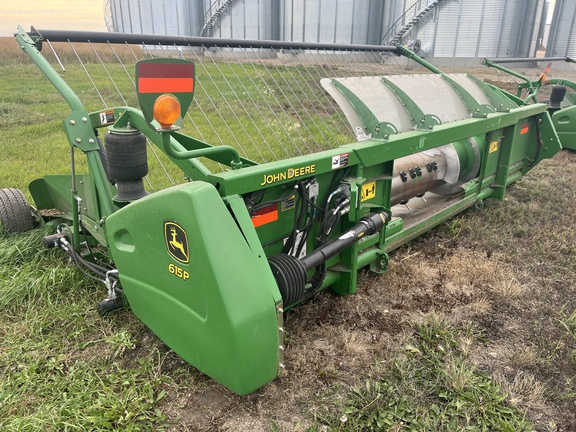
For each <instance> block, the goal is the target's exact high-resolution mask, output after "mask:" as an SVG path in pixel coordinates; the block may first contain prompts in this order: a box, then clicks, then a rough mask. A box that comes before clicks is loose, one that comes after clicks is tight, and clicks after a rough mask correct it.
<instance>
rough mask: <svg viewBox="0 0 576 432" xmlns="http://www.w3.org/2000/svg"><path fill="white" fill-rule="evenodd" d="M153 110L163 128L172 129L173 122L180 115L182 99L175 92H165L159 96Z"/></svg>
mask: <svg viewBox="0 0 576 432" xmlns="http://www.w3.org/2000/svg"><path fill="white" fill-rule="evenodd" d="M152 112H153V115H154V119H155V120H156V121H157V122H158V123H160V126H162V129H171V128H172V124H174V122H175V121H176V120H178V117H180V101H179V100H178V98H176V96H174V95H173V94H169V93H165V94H163V95H160V96H158V99H156V102H154V107H153V108H152Z"/></svg>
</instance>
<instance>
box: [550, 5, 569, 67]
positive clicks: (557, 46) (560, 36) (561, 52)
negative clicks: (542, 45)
mask: <svg viewBox="0 0 576 432" xmlns="http://www.w3.org/2000/svg"><path fill="white" fill-rule="evenodd" d="M546 56H551V57H576V0H556V6H555V8H554V15H553V16H552V23H551V25H550V36H549V37H548V44H547V46H546Z"/></svg>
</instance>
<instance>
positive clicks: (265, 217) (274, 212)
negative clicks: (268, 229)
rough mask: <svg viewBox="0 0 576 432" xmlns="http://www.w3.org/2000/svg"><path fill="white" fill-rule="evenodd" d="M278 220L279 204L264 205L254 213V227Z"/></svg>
mask: <svg viewBox="0 0 576 432" xmlns="http://www.w3.org/2000/svg"><path fill="white" fill-rule="evenodd" d="M277 220H278V204H274V205H269V206H268V207H264V208H263V209H260V210H258V211H257V212H256V213H254V214H253V215H252V225H254V228H258V227H259V226H262V225H266V224H268V223H270V222H274V221H277Z"/></svg>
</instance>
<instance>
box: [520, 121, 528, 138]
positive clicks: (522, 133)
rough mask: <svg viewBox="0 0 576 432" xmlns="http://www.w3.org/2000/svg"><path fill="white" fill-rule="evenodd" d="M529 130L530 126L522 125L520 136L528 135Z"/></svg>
mask: <svg viewBox="0 0 576 432" xmlns="http://www.w3.org/2000/svg"><path fill="white" fill-rule="evenodd" d="M529 130H530V126H529V125H528V123H526V124H523V125H522V129H520V135H524V134H526V133H528V131H529Z"/></svg>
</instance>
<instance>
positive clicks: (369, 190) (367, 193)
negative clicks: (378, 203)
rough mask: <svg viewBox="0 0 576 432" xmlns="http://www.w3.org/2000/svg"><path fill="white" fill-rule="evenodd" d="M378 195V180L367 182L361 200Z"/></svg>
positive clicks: (363, 187)
mask: <svg viewBox="0 0 576 432" xmlns="http://www.w3.org/2000/svg"><path fill="white" fill-rule="evenodd" d="M375 196H376V182H375V181H373V182H370V183H365V184H363V185H362V190H361V196H360V201H367V200H369V199H371V198H374V197H375Z"/></svg>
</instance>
